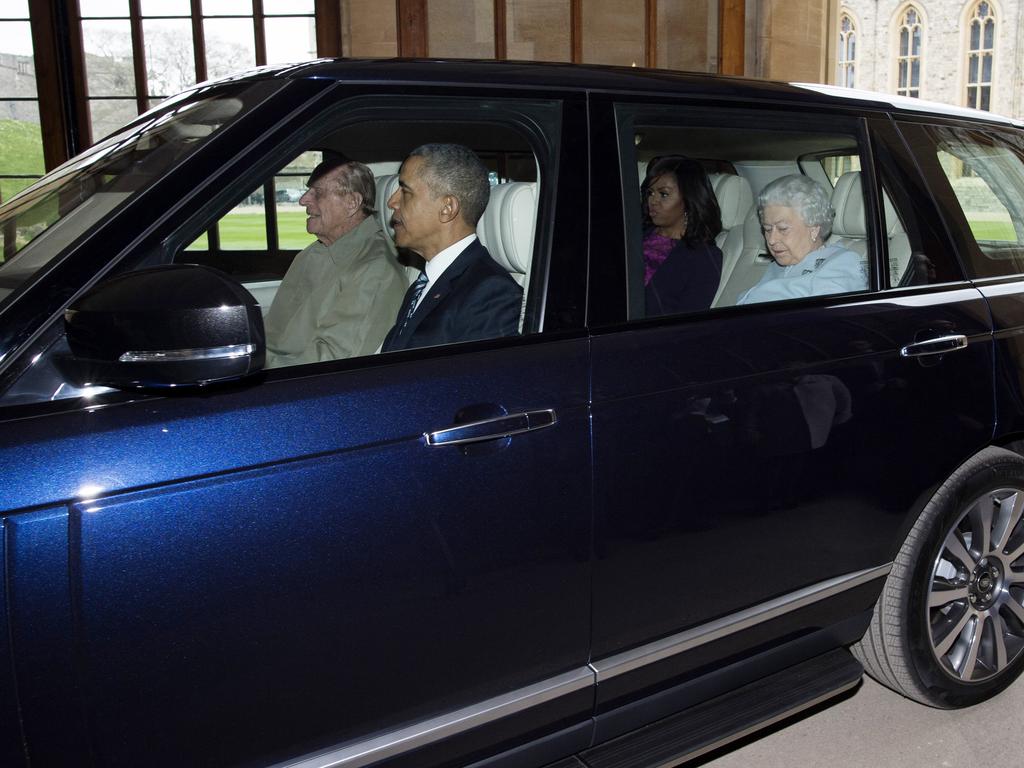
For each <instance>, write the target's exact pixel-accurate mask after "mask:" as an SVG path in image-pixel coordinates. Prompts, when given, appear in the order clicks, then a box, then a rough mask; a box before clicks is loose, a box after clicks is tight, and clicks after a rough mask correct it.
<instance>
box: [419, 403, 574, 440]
mask: <svg viewBox="0 0 1024 768" xmlns="http://www.w3.org/2000/svg"><path fill="white" fill-rule="evenodd" d="M557 423H558V416H556V415H555V412H554V410H553V409H551V408H546V409H542V410H539V411H524V412H523V413H510V414H508V415H507V416H497V417H495V418H493V419H482V420H481V421H468V422H466V423H465V424H457V425H455V426H453V427H448V428H446V429H439V430H437V431H435V432H424V433H423V437H424V439H425V440H426V441H427V445H465V444H466V443H479V442H481V441H483V440H497V439H499V438H502V437H512V435H521V434H523V433H524V432H532V431H534V430H536V429H544V428H545V427H550V426H553V425H554V424H557Z"/></svg>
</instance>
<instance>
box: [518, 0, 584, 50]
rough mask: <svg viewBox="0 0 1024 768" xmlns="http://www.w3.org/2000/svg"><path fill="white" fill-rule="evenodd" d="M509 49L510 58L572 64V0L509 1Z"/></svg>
mask: <svg viewBox="0 0 1024 768" xmlns="http://www.w3.org/2000/svg"><path fill="white" fill-rule="evenodd" d="M505 8H506V11H505V28H506V36H507V38H508V41H507V43H506V49H507V52H508V57H509V58H510V59H525V60H527V61H571V60H572V47H571V44H570V41H569V35H568V34H567V33H566V30H567V29H569V26H570V22H569V20H570V15H569V0H508V2H507V3H506V6H505Z"/></svg>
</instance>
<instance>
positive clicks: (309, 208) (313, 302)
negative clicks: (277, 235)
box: [264, 160, 408, 368]
mask: <svg viewBox="0 0 1024 768" xmlns="http://www.w3.org/2000/svg"><path fill="white" fill-rule="evenodd" d="M375 193H376V188H375V185H374V180H373V172H372V171H371V170H370V169H369V168H368V167H366V166H365V165H363V164H362V163H357V162H353V161H344V160H343V161H324V162H322V163H320V164H319V165H318V166H317V167H316V168H315V169H313V173H312V174H311V175H310V177H309V189H307V190H306V193H305V194H304V195H303V196H302V197H300V198H299V203H301V204H302V205H304V206H306V216H307V218H306V231H307V232H309V233H310V234H311V235H315V236H316V242H314V243H312V244H311V245H309V246H307V247H306V248H304V249H303V250H302V252H301V253H299V255H298V256H296V257H295V260H294V261H293V262H292V265H291V266H290V267H289V268H288V272H287V273H286V274H285V276H284V279H283V280H282V281H281V285H280V287H279V288H278V289H277V294H276V295H275V296H274V301H273V303H272V304H271V305H270V311H269V312H268V313H267V316H266V318H265V321H264V324H265V327H266V333H267V367H268V368H271V367H280V366H285V365H299V364H301V363H315V362H318V361H322V360H337V359H339V358H345V357H355V356H357V355H369V354H373V353H374V352H375V351H376V350H377V348H378V347H379V346H380V344H381V342H382V341H383V340H384V336H385V335H386V334H387V332H388V329H389V328H390V327H391V324H392V323H393V322H394V318H395V312H396V311H397V309H398V305H399V304H401V302H402V297H403V295H404V294H405V290H406V287H407V285H408V283H407V281H406V279H405V275H404V272H403V270H402V267H401V266H400V265H399V264H398V262H397V261H396V260H395V258H394V257H393V256H392V255H391V252H390V251H389V250H388V247H387V243H386V241H385V239H384V233H383V232H381V229H380V225H379V224H378V223H377V219H376V217H375V216H373V215H372V214H373V213H374V210H373V201H374V198H375Z"/></svg>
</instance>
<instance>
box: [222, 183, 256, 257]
mask: <svg viewBox="0 0 1024 768" xmlns="http://www.w3.org/2000/svg"><path fill="white" fill-rule="evenodd" d="M252 199H253V196H252V195H250V196H249V197H247V198H245V200H243V201H242V202H241V203H240V204H239V205H236V206H235V207H234V208H232V209H231V210H230V211H228V212H227V213H226V214H225V215H224V218H222V219H221V220H220V221H219V222H218V229H219V230H220V247H221V250H223V251H259V250H262V251H265V250H267V219H266V216H265V214H264V209H263V206H262V205H251V204H250V200H252Z"/></svg>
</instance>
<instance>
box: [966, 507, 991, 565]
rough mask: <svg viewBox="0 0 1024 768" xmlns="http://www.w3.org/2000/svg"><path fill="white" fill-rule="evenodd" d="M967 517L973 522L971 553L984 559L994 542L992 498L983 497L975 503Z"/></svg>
mask: <svg viewBox="0 0 1024 768" xmlns="http://www.w3.org/2000/svg"><path fill="white" fill-rule="evenodd" d="M967 516H968V518H969V519H970V521H971V551H973V552H977V553H978V556H979V557H984V556H985V555H987V554H988V552H989V543H990V542H991V541H992V497H991V496H983V497H982V498H980V499H978V500H977V501H976V502H974V506H973V507H971V510H970V512H968V513H967Z"/></svg>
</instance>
